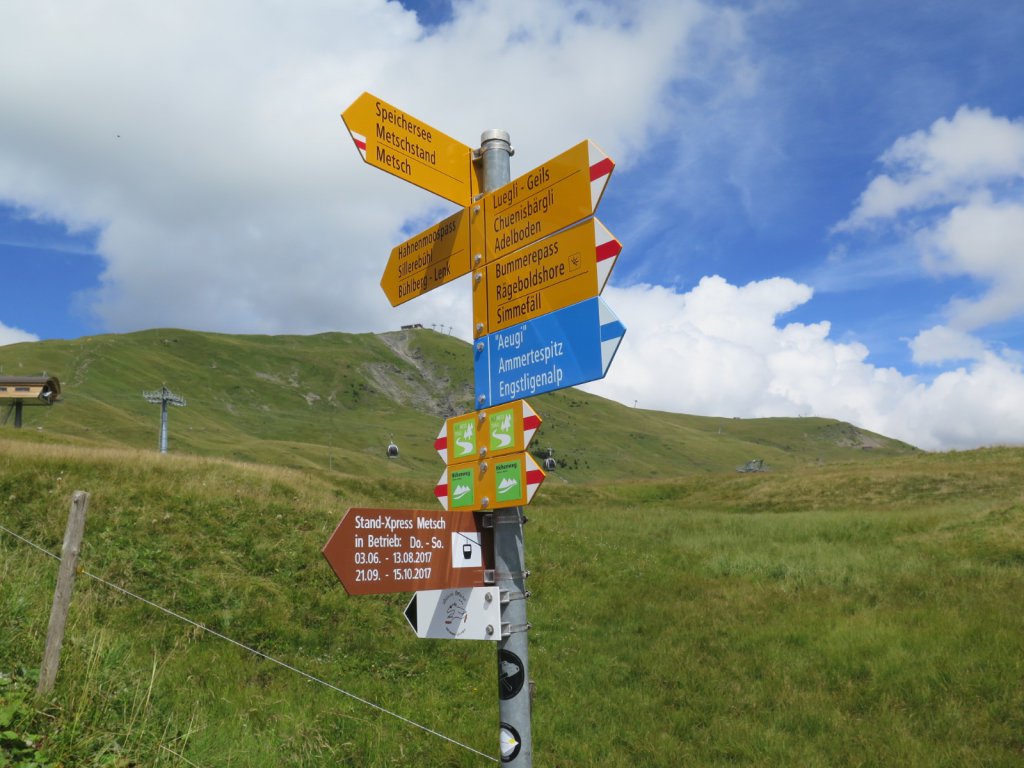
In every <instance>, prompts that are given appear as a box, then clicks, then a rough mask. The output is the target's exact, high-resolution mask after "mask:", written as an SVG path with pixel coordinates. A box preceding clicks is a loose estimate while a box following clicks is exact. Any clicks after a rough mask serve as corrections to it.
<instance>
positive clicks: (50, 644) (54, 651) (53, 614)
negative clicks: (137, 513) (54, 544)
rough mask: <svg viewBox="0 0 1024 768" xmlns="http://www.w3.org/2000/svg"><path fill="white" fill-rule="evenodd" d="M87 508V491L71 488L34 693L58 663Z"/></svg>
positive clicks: (43, 689)
mask: <svg viewBox="0 0 1024 768" xmlns="http://www.w3.org/2000/svg"><path fill="white" fill-rule="evenodd" d="M88 508H89V494H88V493H86V492H85V491H75V492H74V494H73V495H72V497H71V512H70V514H69V515H68V526H67V528H66V529H65V530H64V546H63V547H61V550H60V570H59V571H58V573H57V588H56V589H55V590H54V592H53V608H52V609H51V610H50V626H49V629H47V631H46V651H45V652H44V653H43V665H42V667H41V668H40V670H39V686H38V687H37V688H36V693H37V694H38V695H40V696H44V695H46V694H48V693H49V692H50V691H52V690H53V684H54V681H55V680H56V679H57V667H58V666H59V665H60V649H61V646H62V645H63V643H64V624H65V622H67V618H68V608H69V607H70V606H71V590H72V589H73V588H74V586H75V569H76V568H77V566H78V553H79V551H80V549H81V546H82V535H83V534H84V533H85V512H86V510H87V509H88Z"/></svg>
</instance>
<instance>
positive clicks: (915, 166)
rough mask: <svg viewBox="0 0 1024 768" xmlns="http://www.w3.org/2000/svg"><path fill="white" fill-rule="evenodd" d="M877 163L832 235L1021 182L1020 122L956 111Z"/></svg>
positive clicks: (1023, 145)
mask: <svg viewBox="0 0 1024 768" xmlns="http://www.w3.org/2000/svg"><path fill="white" fill-rule="evenodd" d="M880 160H881V163H882V165H883V166H885V168H886V169H887V172H886V173H883V174H881V175H879V176H876V177H875V178H874V179H872V180H871V182H870V183H869V184H868V186H867V188H866V189H865V190H864V192H863V193H862V194H861V196H860V200H859V201H858V202H857V206H856V207H855V208H854V210H853V213H851V214H850V216H849V217H848V218H847V219H845V220H844V221H842V222H840V223H839V224H838V225H836V230H837V231H844V230H845V231H849V230H854V229H857V228H859V227H863V226H865V225H867V224H870V223H871V222H873V221H878V220H885V219H891V218H892V217H894V216H897V215H899V214H901V213H903V212H906V211H913V210H918V209H923V208H928V207H931V206H936V205H949V204H955V203H958V202H961V201H964V200H967V199H969V198H970V197H971V196H973V195H974V194H975V193H976V192H977V191H978V190H984V189H986V188H987V187H989V186H990V185H992V184H994V183H997V182H1000V181H1006V180H1015V179H1018V180H1019V179H1021V178H1024V121H1022V120H1014V121H1011V120H1008V119H1006V118H1003V117H995V116H993V115H992V113H991V112H990V111H989V110H987V109H972V108H970V107H961V108H960V109H958V110H957V112H956V114H955V115H953V118H952V119H951V120H947V119H946V118H940V119H938V120H936V121H935V122H934V123H933V124H932V125H931V127H930V128H929V129H928V130H927V131H917V132H915V133H913V134H911V135H909V136H904V137H902V138H900V139H898V140H897V141H896V142H895V143H894V144H893V145H892V147H890V148H889V150H888V151H886V152H885V154H883V155H882V157H881V158H880Z"/></svg>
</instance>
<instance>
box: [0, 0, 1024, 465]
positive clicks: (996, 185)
mask: <svg viewBox="0 0 1024 768" xmlns="http://www.w3.org/2000/svg"><path fill="white" fill-rule="evenodd" d="M1022 39H1024V5H1021V4H1020V3H1017V2H1009V1H1008V0H1007V1H1005V2H976V1H975V2H967V1H966V0H941V1H939V0H929V1H921V2H913V3H899V4H895V3H892V2H891V1H890V2H885V1H883V0H859V1H857V2H854V1H852V0H833V1H832V2H828V3H822V2H816V1H811V0H764V1H763V2H704V3H700V2H690V1H689V0H647V1H644V0H637V1H636V2H625V1H619V0H609V1H608V2H550V1H547V2H544V1H542V0H519V1H518V2H512V1H511V0H493V1H491V2H484V0H464V2H458V3H455V4H452V3H448V2H442V1H439V0H427V1H426V2H412V1H411V0H410V1H409V2H406V3H404V4H399V3H397V2H384V1H383V0H360V1H359V2H357V1H356V0H351V1H348V2H346V1H340V2H337V3H334V4H331V5H330V6H329V7H328V6H326V5H325V4H320V3H306V2H295V3H292V4H289V6H288V13H287V15H284V16H282V13H281V11H280V10H276V9H274V8H270V7H258V6H255V5H253V4H251V3H246V2H242V1H241V0H215V1H214V2H198V0H195V1H185V2H181V3H176V4H157V3H151V2H142V3H135V2H127V0H83V1H82V2H74V3H72V2H61V1H57V2H47V3H28V2H24V3H8V4H4V5H3V6H2V7H0V70H2V71H3V73H4V75H5V76H4V77H2V78H0V103H3V104H4V105H5V109H4V113H5V115H4V119H3V120H2V121H0V266H2V267H3V269H2V270H0V274H2V275H3V277H2V278H0V281H2V283H0V344H4V343H12V342H17V341H31V340H35V339H50V338H77V337H80V336H85V335H90V334H96V333H106V332H127V331H133V330H138V329H142V328H150V327H187V328H196V329H202V330H211V331H222V332H231V333H314V332H319V331H326V330H339V331H351V332H364V331H384V330H389V329H392V328H396V327H398V325H400V324H402V323H406V322H421V323H424V324H425V325H427V326H428V327H429V326H430V325H434V324H438V323H441V324H443V325H445V326H447V327H450V328H453V329H454V332H455V333H456V334H457V335H461V336H464V337H467V338H468V336H469V332H470V331H469V301H468V289H467V287H466V285H465V284H464V283H462V282H460V281H456V282H455V283H454V284H452V285H450V286H446V287H445V288H444V289H441V290H438V291H435V292H434V293H432V294H429V295H428V296H425V297H422V298H421V299H418V300H417V301H415V302H410V303H409V304H407V305H403V306H402V307H400V308H398V309H394V308H391V307H390V305H388V303H387V301H386V300H385V298H384V296H383V294H382V292H381V291H380V289H379V287H378V286H377V282H378V281H379V278H380V270H381V269H382V268H383V265H384V263H385V262H386V258H387V254H388V252H389V250H390V248H391V247H392V246H393V245H394V244H396V243H398V242H400V241H401V240H403V239H404V238H405V237H408V236H409V235H411V234H413V233H415V232H417V231H419V230H420V229H422V228H424V227H425V226H428V225H430V224H432V223H434V222H436V221H437V220H439V219H440V218H442V217H443V216H444V215H446V214H447V213H449V212H450V211H451V210H452V207H451V206H450V205H449V204H447V203H445V202H444V201H442V200H440V199H438V198H434V197H432V196H431V195H429V194H427V193H424V192H423V191H422V190H418V189H415V188H411V187H408V185H405V184H403V183H402V182H400V181H398V180H396V179H394V178H392V177H388V176H387V175H386V174H383V173H381V172H379V171H376V170H374V169H371V168H369V167H368V166H365V165H363V164H362V163H361V162H360V160H359V158H358V155H357V154H356V152H355V150H354V148H353V147H352V145H351V142H350V140H349V138H348V136H347V134H346V132H345V130H344V126H343V125H342V124H341V121H340V119H339V117H338V114H339V113H340V111H341V110H342V109H344V107H345V106H347V105H348V104H349V103H351V101H353V100H354V99H355V97H356V96H358V95H359V93H361V92H362V91H364V90H367V91H371V92H373V93H374V94H376V95H378V96H380V97H382V98H384V99H386V100H388V101H390V102H391V103H393V104H395V105H396V106H399V107H401V108H403V109H405V110H407V111H408V112H410V113H412V114H414V115H416V116H417V117H420V118H421V119H422V120H424V121H426V122H428V123H430V124H431V125H434V126H436V127H437V128H438V129H440V130H442V131H444V132H445V133H448V134H450V135H452V136H455V137H456V138H459V139H460V140H462V141H463V142H465V143H467V144H471V145H475V143H476V142H477V141H478V139H479V135H480V132H481V131H482V130H484V129H486V128H490V127H502V128H505V129H507V130H508V131H509V132H510V133H511V135H512V141H513V144H514V145H515V147H516V155H515V157H514V158H513V160H512V163H513V164H512V172H513V175H514V176H515V175H519V174H521V173H524V172H526V171H527V170H529V169H530V168H532V167H534V166H536V165H538V164H540V163H541V162H543V161H544V160H546V159H548V158H549V157H551V156H553V155H555V154H558V153H559V152H561V151H563V150H564V149H566V148H568V147H569V146H572V145H573V144H576V143H578V142H579V141H580V140H581V139H583V138H591V139H593V140H594V141H595V142H597V143H598V144H599V145H600V146H601V147H602V148H603V149H604V150H605V151H606V152H608V154H609V155H611V156H612V157H613V158H614V159H615V161H616V163H617V167H616V171H615V173H614V175H613V177H612V180H611V182H610V183H609V185H608V188H607V191H606V193H605V196H604V199H603V200H602V203H601V206H600V208H599V210H598V212H597V215H598V217H599V218H600V219H601V220H602V222H603V223H604V224H605V225H606V226H607V227H608V228H609V229H610V230H611V231H612V232H613V233H614V234H615V235H616V236H617V237H618V238H619V239H620V240H621V241H622V243H623V253H622V256H621V257H620V258H619V260H618V263H617V265H616V268H615V272H614V273H613V275H612V278H611V282H610V286H609V288H608V289H606V291H605V299H606V301H607V302H608V303H609V305H610V306H612V308H613V309H614V310H615V311H617V312H618V313H619V315H620V316H621V317H622V319H623V320H624V322H625V323H626V325H627V327H628V328H629V332H628V333H627V336H626V340H625V341H624V342H623V345H622V348H621V349H620V352H619V355H618V357H617V359H616V361H615V364H614V365H613V367H612V370H611V371H610V372H609V375H608V377H607V378H606V379H605V380H604V381H602V382H600V383H597V384H594V385H591V386H590V387H588V388H589V389H592V390H593V391H595V392H598V393H600V394H603V395H606V396H609V397H614V398H616V399H619V400H620V401H622V402H626V403H629V404H632V403H633V402H634V401H638V402H639V404H640V406H641V407H649V408H659V409H665V410H673V411H680V412H687V413H702V414H707V415H722V416H743V417H752V416H772V415H822V416H832V417H837V418H842V419H845V420H848V421H852V422H854V423H857V424H859V425H860V426H863V427H866V428H868V429H873V430H876V431H879V432H883V433H885V434H888V435H892V436H894V437H899V438H901V439H904V440H908V441H909V442H912V443H914V444H917V445H920V446H922V447H925V448H931V449H945V448H968V447H974V446H977V445H987V444H994V443H1020V442H1022V441H1024V373H1022V370H1021V362H1022V357H1024V232H1022V229H1024V89H1022V88H1021V87H1020V73H1021V72H1024V52H1022V48H1024V46H1021V45H1020V40H1022ZM951 414H956V417H955V418H952V417H951Z"/></svg>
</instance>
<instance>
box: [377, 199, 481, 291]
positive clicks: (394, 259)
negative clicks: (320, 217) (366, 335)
mask: <svg viewBox="0 0 1024 768" xmlns="http://www.w3.org/2000/svg"><path fill="white" fill-rule="evenodd" d="M474 218H482V214H481V213H480V210H479V206H473V207H468V208H463V209H462V210H461V211H458V212H456V213H454V214H453V215H451V216H449V217H448V218H447V219H445V220H444V221H440V222H438V223H437V224H435V225H434V226H432V227H430V228H428V229H425V230H424V231H423V232H420V233H419V234H418V235H415V236H413V237H410V238H409V239H408V240H406V241H405V242H404V243H402V244H401V245H396V246H395V247H394V248H392V249H391V256H390V258H389V259H388V263H387V266H386V267H385V268H384V275H383V277H381V279H380V287H381V288H383V289H384V293H385V294H386V295H387V297H388V301H390V302H391V306H393V307H397V306H398V305H399V304H403V303H405V302H407V301H409V299H415V298H416V297H417V296H422V295H423V294H424V293H426V292H427V291H430V290H432V289H434V288H437V287H438V286H439V285H444V284H445V283H447V282H449V281H451V280H454V279H455V278H457V277H462V275H465V274H468V273H469V271H470V269H471V268H472V262H471V258H470V250H469V244H470V230H471V229H472V227H471V223H472V220H473V219H474Z"/></svg>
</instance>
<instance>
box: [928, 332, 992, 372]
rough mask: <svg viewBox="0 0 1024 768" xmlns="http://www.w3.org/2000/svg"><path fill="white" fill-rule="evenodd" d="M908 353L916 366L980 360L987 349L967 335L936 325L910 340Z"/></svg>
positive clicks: (979, 341)
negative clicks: (911, 355)
mask: <svg viewBox="0 0 1024 768" xmlns="http://www.w3.org/2000/svg"><path fill="white" fill-rule="evenodd" d="M910 351H911V352H912V353H913V356H914V362H915V363H917V364H918V365H935V364H939V363H945V362H948V361H950V360H981V359H982V358H984V357H985V355H986V353H987V352H988V349H987V348H986V346H985V344H984V342H982V341H981V340H980V339H977V338H975V337H974V336H971V335H970V334H969V333H964V332H963V331H958V330H956V329H955V328H949V327H947V326H944V325H936V326H934V327H932V328H929V329H928V330H926V331H921V332H920V333H919V334H918V335H917V336H915V337H914V338H913V339H911V341H910Z"/></svg>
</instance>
